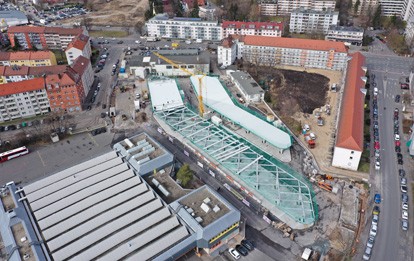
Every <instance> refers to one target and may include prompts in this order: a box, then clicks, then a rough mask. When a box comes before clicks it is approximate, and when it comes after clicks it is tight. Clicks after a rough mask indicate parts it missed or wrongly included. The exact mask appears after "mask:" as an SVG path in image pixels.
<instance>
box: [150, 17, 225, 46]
mask: <svg viewBox="0 0 414 261" xmlns="http://www.w3.org/2000/svg"><path fill="white" fill-rule="evenodd" d="M146 27H147V31H148V36H150V37H163V38H181V39H201V40H212V41H219V40H221V37H222V28H221V25H220V24H219V23H218V22H217V21H202V20H201V18H184V17H175V18H173V19H169V18H168V16H166V15H164V14H159V15H156V16H154V17H153V18H151V19H150V20H148V21H147V22H146Z"/></svg>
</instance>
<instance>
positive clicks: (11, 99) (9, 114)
mask: <svg viewBox="0 0 414 261" xmlns="http://www.w3.org/2000/svg"><path fill="white" fill-rule="evenodd" d="M49 111H50V106H49V100H48V98H47V94H46V90H45V81H44V79H43V78H37V79H30V80H26V81H21V82H11V83H6V84H3V85H2V86H1V88H0V122H4V121H10V120H15V119H18V118H25V117H32V116H35V115H40V114H44V113H48V112H49Z"/></svg>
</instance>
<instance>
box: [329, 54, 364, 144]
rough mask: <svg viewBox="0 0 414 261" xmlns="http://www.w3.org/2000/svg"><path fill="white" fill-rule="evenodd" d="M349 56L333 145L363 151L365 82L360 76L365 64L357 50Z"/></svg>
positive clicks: (362, 73)
mask: <svg viewBox="0 0 414 261" xmlns="http://www.w3.org/2000/svg"><path fill="white" fill-rule="evenodd" d="M351 57H352V59H351V60H350V61H349V62H348V69H347V75H346V83H345V86H344V94H343V99H342V105H341V115H340V118H339V123H338V134H337V139H336V145H335V146H336V147H341V148H346V149H350V150H356V151H363V149H364V140H363V135H364V100H365V95H364V94H363V93H362V92H361V88H364V86H365V82H364V81H363V80H362V79H361V77H364V76H365V71H364V70H363V69H362V68H361V67H362V66H364V64H365V57H364V56H363V55H362V54H361V53H359V52H357V53H354V54H352V55H351Z"/></svg>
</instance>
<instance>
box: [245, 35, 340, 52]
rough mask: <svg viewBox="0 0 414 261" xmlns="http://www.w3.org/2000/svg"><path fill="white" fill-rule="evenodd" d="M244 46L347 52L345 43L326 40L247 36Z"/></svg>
mask: <svg viewBox="0 0 414 261" xmlns="http://www.w3.org/2000/svg"><path fill="white" fill-rule="evenodd" d="M244 44H245V45H257V46H272V47H283V48H292V49H305V50H321V51H330V50H332V49H333V50H335V51H336V52H344V53H346V52H347V49H346V47H345V44H344V43H342V42H333V41H325V40H311V39H299V38H286V37H270V36H258V35H246V36H244Z"/></svg>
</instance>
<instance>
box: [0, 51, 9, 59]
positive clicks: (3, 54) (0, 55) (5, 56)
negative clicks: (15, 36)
mask: <svg viewBox="0 0 414 261" xmlns="http://www.w3.org/2000/svg"><path fill="white" fill-rule="evenodd" d="M9 60H10V53H9V52H0V61H9Z"/></svg>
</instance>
